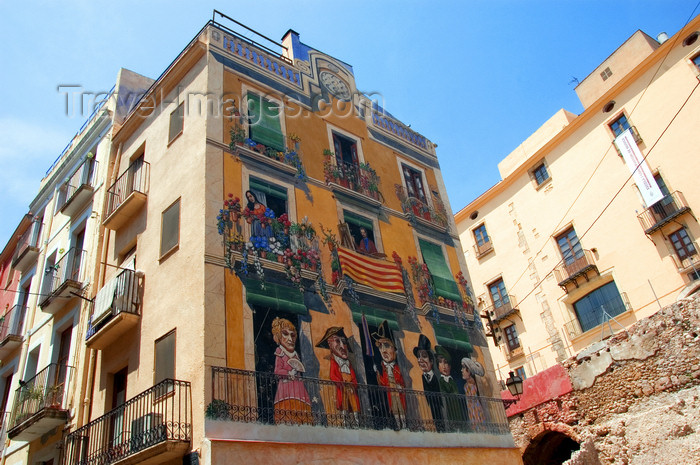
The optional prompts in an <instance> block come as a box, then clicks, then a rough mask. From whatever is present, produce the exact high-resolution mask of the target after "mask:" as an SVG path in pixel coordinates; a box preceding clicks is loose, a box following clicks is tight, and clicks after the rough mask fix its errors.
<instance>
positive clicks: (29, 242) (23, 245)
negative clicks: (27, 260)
mask: <svg viewBox="0 0 700 465" xmlns="http://www.w3.org/2000/svg"><path fill="white" fill-rule="evenodd" d="M40 231H41V225H40V223H38V222H37V221H36V220H34V221H32V224H31V225H30V226H29V228H27V230H26V231H24V233H23V234H22V236H21V237H20V238H19V241H18V242H17V248H16V249H15V254H14V256H13V257H12V263H13V265H14V264H15V263H16V261H17V259H18V258H19V257H21V256H22V255H23V254H24V253H25V251H26V250H27V249H30V248H31V249H36V250H38V249H39V232H40Z"/></svg>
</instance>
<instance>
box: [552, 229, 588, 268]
mask: <svg viewBox="0 0 700 465" xmlns="http://www.w3.org/2000/svg"><path fill="white" fill-rule="evenodd" d="M556 240H557V245H558V246H559V252H561V256H562V258H563V259H564V263H565V264H566V265H571V264H572V263H574V262H575V261H576V260H578V259H580V258H582V257H583V248H582V247H581V243H580V242H579V240H578V236H577V235H576V231H575V230H574V228H569V229H567V230H566V231H565V232H563V233H562V234H560V235H559V236H557V238H556Z"/></svg>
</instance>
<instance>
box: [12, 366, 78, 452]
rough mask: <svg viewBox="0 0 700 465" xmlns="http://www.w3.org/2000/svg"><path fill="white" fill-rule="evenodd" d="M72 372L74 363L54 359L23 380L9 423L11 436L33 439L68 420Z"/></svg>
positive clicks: (16, 392)
mask: <svg viewBox="0 0 700 465" xmlns="http://www.w3.org/2000/svg"><path fill="white" fill-rule="evenodd" d="M71 372H72V367H69V366H66V365H59V364H57V363H52V364H51V365H49V366H47V367H46V368H44V369H43V370H41V371H40V372H39V373H38V374H37V375H36V376H34V377H33V378H31V379H29V380H27V381H20V383H19V384H20V387H19V388H18V389H17V391H15V402H14V406H13V408H12V413H11V415H10V421H9V423H8V428H9V430H8V432H7V435H8V437H9V438H10V439H12V440H15V441H32V440H34V439H36V438H38V437H40V436H42V435H44V434H46V433H48V432H49V431H51V430H52V429H53V428H55V427H57V426H61V425H64V424H65V423H66V422H67V421H68V407H67V406H66V396H65V393H66V391H67V385H68V382H69V380H70V377H71V374H72V373H71Z"/></svg>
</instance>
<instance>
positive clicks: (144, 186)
mask: <svg viewBox="0 0 700 465" xmlns="http://www.w3.org/2000/svg"><path fill="white" fill-rule="evenodd" d="M150 166H151V165H150V164H148V162H145V161H143V158H142V157H140V158H137V159H136V160H134V161H133V162H132V163H131V165H129V167H128V168H127V169H126V170H125V171H124V172H123V173H122V174H121V175H120V176H119V177H118V178H117V180H116V181H115V182H114V184H112V185H111V186H110V187H109V189H107V209H106V211H105V214H104V216H105V218H107V217H109V216H110V215H111V214H112V213H114V212H115V210H116V209H117V208H119V207H120V206H121V205H122V203H124V201H125V200H126V199H127V198H128V197H129V195H131V194H132V193H134V192H140V193H141V194H147V192H148V183H149V175H150Z"/></svg>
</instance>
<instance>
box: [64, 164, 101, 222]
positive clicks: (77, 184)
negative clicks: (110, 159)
mask: <svg viewBox="0 0 700 465" xmlns="http://www.w3.org/2000/svg"><path fill="white" fill-rule="evenodd" d="M96 171H97V162H96V161H95V159H94V158H86V159H85V161H84V162H83V164H82V165H80V168H78V169H77V170H76V172H75V173H73V175H72V176H71V177H70V178H69V179H68V181H66V182H65V184H64V185H63V186H62V187H61V190H60V192H59V195H58V209H59V210H61V209H62V208H63V207H64V206H65V205H66V204H67V203H69V202H70V201H71V200H73V196H74V195H75V194H76V192H78V190H79V189H80V188H81V187H83V186H92V185H93V178H94V177H95V172H96Z"/></svg>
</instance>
